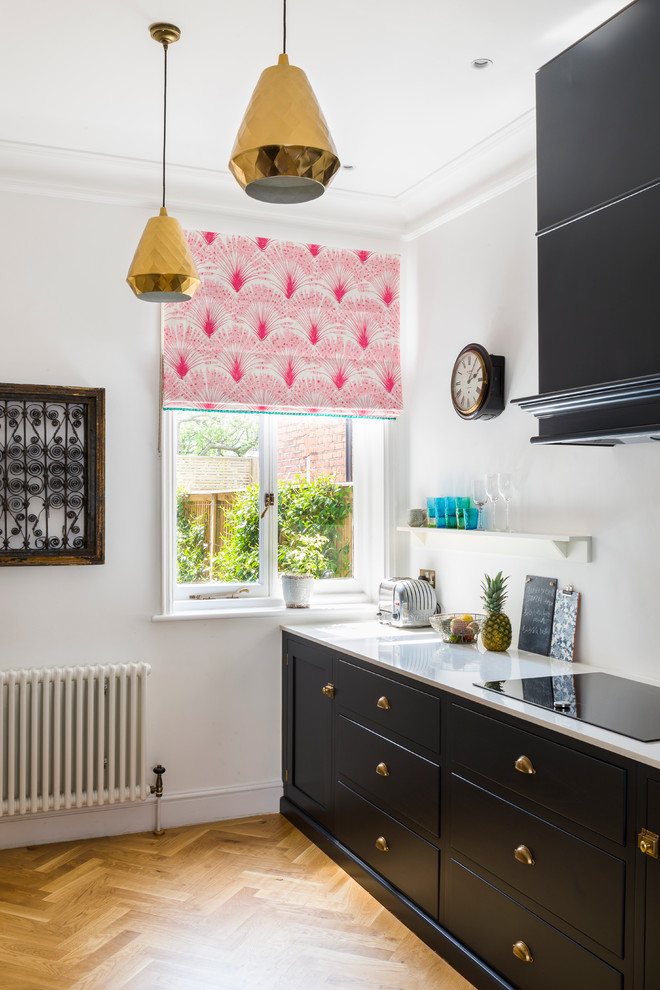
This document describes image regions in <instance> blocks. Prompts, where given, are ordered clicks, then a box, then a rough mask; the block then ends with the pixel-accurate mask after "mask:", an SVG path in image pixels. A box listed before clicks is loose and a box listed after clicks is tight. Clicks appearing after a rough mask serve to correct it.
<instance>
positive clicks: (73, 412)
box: [0, 383, 105, 565]
mask: <svg viewBox="0 0 660 990" xmlns="http://www.w3.org/2000/svg"><path fill="white" fill-rule="evenodd" d="M104 485H105V389H103V388H67V387H63V386H58V385H52V386H51V385H8V384H3V383H0V565H7V564H10V565H16V564H19V565H20V564H102V563H103V562H104V560H105V538H104V537H105V533H104V525H105V507H104Z"/></svg>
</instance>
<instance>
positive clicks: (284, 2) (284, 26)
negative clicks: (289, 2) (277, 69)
mask: <svg viewBox="0 0 660 990" xmlns="http://www.w3.org/2000/svg"><path fill="white" fill-rule="evenodd" d="M283 6H284V10H283V16H282V21H283V24H282V54H283V55H286V0H283Z"/></svg>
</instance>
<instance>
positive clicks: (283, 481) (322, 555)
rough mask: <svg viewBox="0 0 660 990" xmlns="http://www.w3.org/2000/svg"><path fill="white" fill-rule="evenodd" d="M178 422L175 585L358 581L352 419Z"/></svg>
mask: <svg viewBox="0 0 660 990" xmlns="http://www.w3.org/2000/svg"><path fill="white" fill-rule="evenodd" d="M175 415H176V418H177V429H176V445H177V446H176V488H177V560H176V571H177V583H178V584H187V585H188V584H206V585H208V584H236V583H237V582H240V583H241V584H261V585H269V584H270V578H273V577H274V576H275V574H276V572H278V571H279V572H280V573H282V572H285V571H294V572H296V573H303V572H305V573H311V574H313V575H314V577H315V578H317V579H319V580H324V579H325V580H328V579H337V578H350V577H352V576H353V565H354V546H353V443H352V420H350V419H338V418H331V417H315V416H285V415H281V416H280V415H278V416H266V415H258V414H251V413H214V412H204V411H201V410H200V411H188V412H183V411H181V412H177V413H175ZM271 479H272V480H271ZM268 492H270V493H272V494H274V495H275V496H276V498H275V504H274V505H273V507H272V508H268V507H266V506H265V504H264V503H265V495H266V493H268ZM267 513H273V514H274V513H277V520H276V524H275V522H274V521H272V520H271V522H270V525H268V524H267V523H268V520H265V521H264V519H263V516H265V515H266V514H267ZM269 544H270V545H269ZM265 571H266V572H270V573H269V574H268V573H264V572H265Z"/></svg>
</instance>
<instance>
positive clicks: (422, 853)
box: [336, 784, 440, 918]
mask: <svg viewBox="0 0 660 990" xmlns="http://www.w3.org/2000/svg"><path fill="white" fill-rule="evenodd" d="M336 800H337V823H338V824H337V828H336V834H337V838H338V839H339V841H340V842H343V843H344V845H345V846H347V847H348V848H349V849H351V850H352V851H353V852H354V853H355V854H356V856H359V857H360V859H362V860H364V862H365V863H368V864H369V866H371V867H372V869H374V870H376V872H377V873H380V874H381V875H382V876H383V877H385V879H386V880H389V882H390V883H391V884H393V885H394V886H395V887H398V889H399V890H400V891H401V892H402V893H403V894H405V895H406V897H408V898H410V900H411V901H414V902H415V904H418V905H419V906H420V907H421V908H422V910H423V911H426V913H427V914H429V915H430V916H431V917H432V918H437V917H438V879H439V876H438V868H439V856H440V854H439V852H438V850H437V849H436V848H435V846H432V845H430V844H429V843H428V842H425V841H424V839H420V837H419V836H418V835H415V833H414V832H411V831H410V829H408V828H405V826H403V825H401V824H400V823H399V822H397V821H395V820H394V819H393V818H390V816H389V815H386V814H385V813H384V812H382V811H379V810H378V808H375V807H374V806H373V805H372V804H370V803H369V801H365V800H363V799H362V798H361V797H360V796H359V795H358V794H356V793H355V792H354V791H352V790H351V789H350V788H349V787H345V786H344V785H343V784H338V785H337V795H336ZM380 839H384V840H385V842H386V844H387V851H386V852H383V851H381V850H379V849H378V848H377V846H376V840H380Z"/></svg>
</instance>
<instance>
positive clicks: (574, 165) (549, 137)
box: [536, 0, 660, 377]
mask: <svg viewBox="0 0 660 990" xmlns="http://www.w3.org/2000/svg"><path fill="white" fill-rule="evenodd" d="M659 36H660V4H658V2H657V0H637V3H633V4H632V5H631V6H630V7H628V8H627V9H626V10H624V11H622V12H621V13H620V14H619V15H618V16H616V17H613V18H612V19H611V20H610V21H608V22H607V23H606V24H604V25H602V26H601V27H600V28H599V29H598V30H597V31H595V32H593V33H592V34H591V35H589V36H587V37H586V38H584V39H583V40H582V41H580V42H578V43H577V44H576V45H573V47H571V48H569V49H568V50H567V51H565V52H562V54H561V55H558V56H557V57H556V58H555V59H553V60H552V61H551V62H549V63H548V64H547V65H544V66H543V68H542V69H540V70H539V72H538V73H537V77H536V107H537V115H536V116H537V158H538V164H537V187H538V226H539V229H540V230H545V229H547V228H548V227H551V226H554V225H556V224H558V223H559V222H561V221H562V220H567V219H569V218H570V217H574V216H576V215H577V214H581V213H584V212H586V211H591V210H593V209H596V208H597V207H599V206H600V205H602V204H603V203H607V202H610V201H612V200H614V199H618V198H620V197H621V196H623V195H624V194H625V193H628V192H630V191H632V190H635V189H639V188H640V187H644V186H647V185H650V184H651V183H653V182H657V181H658V180H660V130H659V129H658V127H657V126H656V119H657V112H658V111H657V100H658V91H659V90H660V64H659V63H658V58H657V47H658V37H659ZM622 377H623V376H622Z"/></svg>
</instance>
